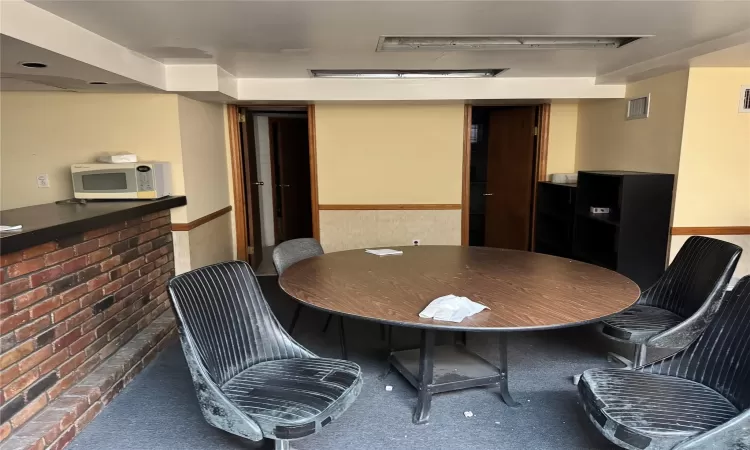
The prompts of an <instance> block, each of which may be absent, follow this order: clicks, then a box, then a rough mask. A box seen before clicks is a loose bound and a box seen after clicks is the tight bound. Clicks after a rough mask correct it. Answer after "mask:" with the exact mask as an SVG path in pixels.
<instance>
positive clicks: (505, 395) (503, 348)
mask: <svg viewBox="0 0 750 450" xmlns="http://www.w3.org/2000/svg"><path fill="white" fill-rule="evenodd" d="M497 347H498V351H499V355H498V367H497V368H498V370H500V375H501V376H502V379H501V381H500V384H499V386H498V387H499V388H500V392H499V394H500V398H502V399H503V401H504V402H505V404H506V405H508V406H521V404H520V403H518V402H517V401H515V400H513V397H511V395H510V391H509V390H508V335H507V334H506V333H499V339H498V345H497Z"/></svg>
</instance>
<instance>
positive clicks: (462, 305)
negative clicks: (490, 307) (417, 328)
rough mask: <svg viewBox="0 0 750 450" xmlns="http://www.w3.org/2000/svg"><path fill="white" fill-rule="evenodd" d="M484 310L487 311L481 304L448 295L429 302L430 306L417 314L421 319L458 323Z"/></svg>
mask: <svg viewBox="0 0 750 450" xmlns="http://www.w3.org/2000/svg"><path fill="white" fill-rule="evenodd" d="M485 309H487V307H486V306H484V305H482V304H481V303H477V302H473V301H471V300H469V299H468V298H466V297H457V296H455V295H453V294H449V295H444V296H442V297H438V298H436V299H435V300H433V301H431V302H430V304H429V305H427V307H426V308H425V309H424V310H422V312H421V313H419V317H421V318H423V319H435V320H442V321H445V322H456V323H458V322H461V321H462V320H464V319H465V318H467V317H469V316H473V315H474V314H476V313H478V312H481V311H483V310H485Z"/></svg>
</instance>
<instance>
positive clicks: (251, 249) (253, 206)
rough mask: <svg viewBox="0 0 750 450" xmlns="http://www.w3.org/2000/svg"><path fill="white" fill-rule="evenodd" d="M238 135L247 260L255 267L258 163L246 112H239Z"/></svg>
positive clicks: (250, 120)
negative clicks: (243, 186) (243, 187)
mask: <svg viewBox="0 0 750 450" xmlns="http://www.w3.org/2000/svg"><path fill="white" fill-rule="evenodd" d="M239 121H240V123H239V127H238V128H239V131H240V133H239V135H240V145H241V148H242V172H243V175H244V177H243V178H244V179H243V182H244V184H245V202H246V206H245V211H246V213H247V217H246V220H245V224H246V227H247V228H246V236H247V245H248V247H247V260H248V262H249V263H250V265H251V266H252V267H253V269H257V268H258V266H259V265H260V262H261V259H262V258H263V247H262V245H263V241H262V239H261V235H260V233H261V231H260V230H261V226H260V189H258V188H259V187H260V185H261V183H260V182H259V181H258V164H257V159H256V156H255V129H254V123H253V116H252V114H250V113H247V112H240V114H239Z"/></svg>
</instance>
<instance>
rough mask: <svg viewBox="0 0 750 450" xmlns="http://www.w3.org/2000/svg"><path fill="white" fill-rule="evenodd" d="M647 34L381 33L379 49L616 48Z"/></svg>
mask: <svg viewBox="0 0 750 450" xmlns="http://www.w3.org/2000/svg"><path fill="white" fill-rule="evenodd" d="M644 37H647V36H381V37H380V39H379V40H378V47H377V49H376V50H377V51H379V52H404V51H440V52H457V51H497V50H514V49H515V50H529V49H546V50H564V49H568V50H581V49H597V48H620V47H622V46H623V45H626V44H629V43H631V42H634V41H637V40H638V39H642V38H644Z"/></svg>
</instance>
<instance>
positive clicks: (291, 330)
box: [287, 303, 302, 336]
mask: <svg viewBox="0 0 750 450" xmlns="http://www.w3.org/2000/svg"><path fill="white" fill-rule="evenodd" d="M301 310H302V303H297V307H296V308H295V309H294V315H293V316H292V321H291V323H290V324H289V330H287V331H288V333H289V335H290V336H291V334H292V333H294V327H295V325H297V319H299V313H300V311H301Z"/></svg>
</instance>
